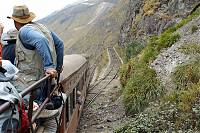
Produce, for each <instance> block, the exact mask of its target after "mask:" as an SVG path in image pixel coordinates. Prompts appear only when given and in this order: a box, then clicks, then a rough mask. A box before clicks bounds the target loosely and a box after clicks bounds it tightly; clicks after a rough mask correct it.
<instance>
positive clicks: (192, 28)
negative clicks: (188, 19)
mask: <svg viewBox="0 0 200 133" xmlns="http://www.w3.org/2000/svg"><path fill="white" fill-rule="evenodd" d="M197 30H198V26H197V25H192V27H191V30H190V31H191V33H194V32H196V31H197Z"/></svg>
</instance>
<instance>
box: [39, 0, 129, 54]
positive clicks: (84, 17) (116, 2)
mask: <svg viewBox="0 0 200 133" xmlns="http://www.w3.org/2000/svg"><path fill="white" fill-rule="evenodd" d="M122 1H123V2H122ZM124 1H125V0H109V1H107V0H88V1H85V2H80V3H76V4H73V5H70V6H67V7H65V8H64V9H62V10H60V11H58V12H55V13H53V14H51V15H50V16H48V17H47V18H44V19H42V20H40V22H42V23H45V24H46V25H47V26H48V27H50V29H52V30H53V31H55V32H56V33H57V34H58V35H59V36H60V37H61V38H62V39H63V41H64V43H65V53H68V54H69V53H87V54H89V55H96V53H97V52H99V53H101V52H102V50H103V49H104V47H106V46H109V45H115V44H117V42H118V36H119V29H120V26H121V24H122V22H123V19H124V18H125V12H126V10H124V8H123V7H125V5H126V4H127V2H124ZM119 16H120V17H119Z"/></svg>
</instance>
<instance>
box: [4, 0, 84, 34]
mask: <svg viewBox="0 0 200 133" xmlns="http://www.w3.org/2000/svg"><path fill="white" fill-rule="evenodd" d="M77 1H81V0H0V22H1V23H3V25H4V27H5V29H4V32H6V31H7V30H8V29H10V28H14V24H13V21H12V20H9V19H7V18H6V17H7V16H11V15H12V11H13V6H14V5H22V4H25V5H27V6H28V8H29V11H31V12H34V13H35V14H36V18H35V19H34V20H38V19H41V18H43V17H45V16H47V15H49V14H50V13H52V12H54V11H56V10H59V9H62V8H63V7H65V6H66V5H68V4H71V3H74V2H77ZM82 1H83V0H82Z"/></svg>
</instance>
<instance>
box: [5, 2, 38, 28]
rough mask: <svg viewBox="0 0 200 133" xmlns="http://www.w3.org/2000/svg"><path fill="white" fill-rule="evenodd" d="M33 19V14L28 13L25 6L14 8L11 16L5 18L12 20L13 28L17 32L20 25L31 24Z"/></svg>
mask: <svg viewBox="0 0 200 133" xmlns="http://www.w3.org/2000/svg"><path fill="white" fill-rule="evenodd" d="M35 17H36V16H35V14H34V13H33V12H29V9H28V7H27V6H26V5H21V6H14V8H13V14H12V16H11V17H10V16H8V17H7V18H9V19H13V20H14V23H15V27H16V28H17V29H18V30H19V29H20V28H21V25H25V24H27V23H29V22H31V21H32V20H33V19H34V18H35Z"/></svg>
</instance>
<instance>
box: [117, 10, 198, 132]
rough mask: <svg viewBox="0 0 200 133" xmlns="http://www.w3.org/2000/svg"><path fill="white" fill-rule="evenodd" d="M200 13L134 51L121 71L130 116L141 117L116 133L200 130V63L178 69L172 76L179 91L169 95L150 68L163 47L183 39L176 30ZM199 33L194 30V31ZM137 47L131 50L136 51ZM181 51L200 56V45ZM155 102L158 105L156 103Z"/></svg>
mask: <svg viewBox="0 0 200 133" xmlns="http://www.w3.org/2000/svg"><path fill="white" fill-rule="evenodd" d="M199 14H200V8H198V9H197V10H196V11H195V12H193V14H192V15H190V16H188V17H187V18H185V19H183V20H182V21H181V22H180V23H178V24H175V25H174V26H172V27H171V28H168V29H167V30H166V31H165V32H163V33H162V34H161V35H160V36H152V37H150V38H149V40H148V43H147V45H146V47H145V48H144V49H143V50H142V51H141V52H140V53H137V54H134V52H133V53H131V54H133V55H131V54H130V55H129V56H128V57H127V59H129V57H130V58H131V59H130V60H129V61H128V62H127V63H126V64H124V65H123V67H122V69H121V72H120V77H121V83H122V86H123V88H122V91H123V96H124V102H125V106H126V109H127V112H128V113H129V114H135V113H139V114H138V115H136V116H135V117H134V118H133V119H132V121H131V122H129V123H127V124H125V125H124V126H122V127H121V128H119V129H118V130H116V131H115V132H116V133H149V132H168V131H169V130H170V131H172V132H179V131H183V132H195V131H199V130H200V120H199V117H200V104H197V103H198V102H199V95H200V82H199V79H200V74H199V73H200V63H199V62H198V61H192V62H190V63H189V64H185V65H181V66H178V67H177V68H176V70H175V72H174V73H173V75H172V79H173V81H174V83H175V84H176V86H177V90H174V91H173V92H168V93H167V95H164V94H165V91H164V90H163V88H162V86H161V85H160V83H159V81H158V80H157V78H156V73H155V71H154V70H153V69H151V68H149V64H150V63H151V62H152V61H154V60H155V58H156V56H157V55H158V54H159V53H160V51H161V50H162V49H163V48H167V47H170V46H171V45H173V44H174V43H175V42H176V41H178V40H179V38H180V35H179V34H178V33H176V31H177V30H178V29H179V28H181V27H182V26H183V25H185V24H187V23H188V22H189V21H191V20H192V19H193V18H195V17H197V16H198V15H199ZM195 30H196V29H195V28H194V29H193V30H192V31H194V32H195ZM134 47H135V46H133V47H131V48H128V47H127V49H128V50H129V51H132V49H134ZM180 51H182V52H184V53H187V54H193V53H194V54H199V52H200V46H198V45H187V46H184V47H181V48H180ZM133 57H134V58H133ZM198 57H199V56H198ZM161 96H162V97H161ZM158 98H159V99H158ZM155 99H157V102H156V103H153V102H155ZM151 102H152V103H151ZM148 105H150V106H148Z"/></svg>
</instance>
